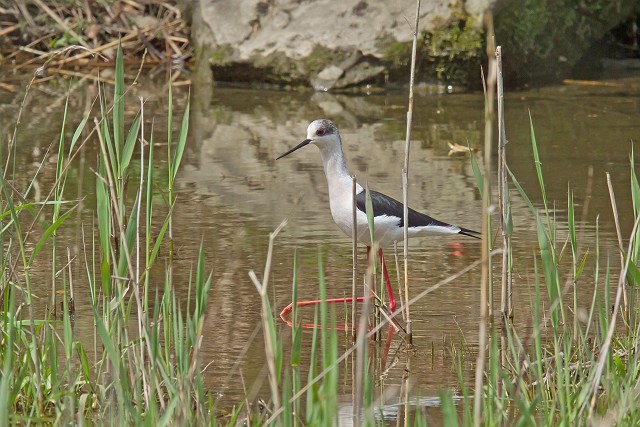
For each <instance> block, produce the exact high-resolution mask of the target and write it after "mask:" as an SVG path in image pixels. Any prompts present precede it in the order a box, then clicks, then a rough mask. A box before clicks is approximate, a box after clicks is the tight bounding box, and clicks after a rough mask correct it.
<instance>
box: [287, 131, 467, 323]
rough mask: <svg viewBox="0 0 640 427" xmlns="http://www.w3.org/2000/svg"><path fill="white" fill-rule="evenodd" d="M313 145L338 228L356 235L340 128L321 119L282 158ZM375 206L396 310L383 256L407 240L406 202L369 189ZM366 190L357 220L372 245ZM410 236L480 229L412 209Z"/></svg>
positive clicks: (360, 194)
mask: <svg viewBox="0 0 640 427" xmlns="http://www.w3.org/2000/svg"><path fill="white" fill-rule="evenodd" d="M309 144H313V145H315V146H317V147H318V148H319V149H320V155H321V156H322V163H323V164H324V173H325V175H326V177H327V184H328V186H329V205H330V207H331V215H332V216H333V220H334V221H335V223H336V224H337V225H338V227H339V228H340V229H341V230H342V231H343V232H344V233H345V234H347V235H348V236H351V235H352V224H353V192H352V184H353V183H352V178H351V173H350V172H349V170H348V169H347V165H346V163H345V160H344V154H343V152H342V140H341V138H340V133H339V132H338V128H337V127H336V126H335V125H334V124H333V123H332V122H331V121H329V120H324V119H319V120H314V121H313V122H311V124H310V125H309V127H308V128H307V139H305V140H304V141H302V142H301V143H300V144H298V145H297V146H295V147H293V148H292V149H291V150H289V151H287V152H286V153H284V154H283V155H281V156H280V157H278V159H281V158H283V157H285V156H287V155H289V154H291V153H293V152H294V151H296V150H298V149H300V148H302V147H304V146H305V145H309ZM369 194H370V196H371V202H372V206H373V225H374V233H375V234H374V239H375V241H376V242H377V243H378V245H379V246H380V252H379V253H380V261H381V263H382V266H383V269H384V274H385V282H387V283H386V286H387V292H388V293H389V308H390V310H391V311H392V312H393V311H394V310H395V300H394V298H393V291H392V289H391V284H390V283H389V280H388V272H387V268H386V265H385V263H384V259H383V256H382V248H383V247H384V246H388V245H389V244H392V243H393V242H400V241H402V240H404V220H403V217H404V215H403V204H402V202H399V201H397V200H395V199H393V198H391V197H389V196H387V195H385V194H382V193H378V192H377V191H371V190H370V191H369ZM365 205H366V191H365V189H364V187H362V186H361V185H360V184H356V206H357V212H356V221H357V233H358V235H357V240H358V243H361V244H363V245H366V246H367V247H368V248H369V247H371V237H370V232H369V225H368V221H367V214H366V208H365ZM408 234H409V237H419V236H428V235H452V234H463V235H465V236H470V237H475V238H477V237H478V236H477V235H478V234H479V233H478V232H476V231H473V230H469V229H467V228H462V227H459V226H457V225H452V224H448V223H446V222H442V221H439V220H437V219H435V218H432V217H430V216H428V215H425V214H423V213H420V212H418V211H415V210H413V209H411V208H409V227H408Z"/></svg>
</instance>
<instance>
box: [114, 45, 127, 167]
mask: <svg viewBox="0 0 640 427" xmlns="http://www.w3.org/2000/svg"><path fill="white" fill-rule="evenodd" d="M113 142H114V144H113V145H114V147H115V154H116V158H115V159H113V158H112V160H115V164H116V165H117V167H118V169H117V171H118V173H116V174H115V176H117V177H120V176H122V175H121V173H120V172H121V169H120V167H121V166H122V164H121V152H122V147H123V145H124V59H123V55H122V44H121V43H118V50H117V53H116V74H115V87H114V94H113Z"/></svg>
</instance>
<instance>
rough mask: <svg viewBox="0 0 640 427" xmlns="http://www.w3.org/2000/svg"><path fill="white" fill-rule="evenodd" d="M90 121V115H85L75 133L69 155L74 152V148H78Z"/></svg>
mask: <svg viewBox="0 0 640 427" xmlns="http://www.w3.org/2000/svg"><path fill="white" fill-rule="evenodd" d="M88 120H89V114H85V115H84V117H82V120H81V121H80V123H79V124H78V126H77V127H76V130H75V131H74V132H73V137H72V138H71V144H69V154H71V153H72V152H73V148H74V147H75V146H76V143H77V142H78V139H80V135H82V131H83V130H84V127H85V126H86V124H87V121H88Z"/></svg>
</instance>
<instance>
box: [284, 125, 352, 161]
mask: <svg viewBox="0 0 640 427" xmlns="http://www.w3.org/2000/svg"><path fill="white" fill-rule="evenodd" d="M309 144H315V145H317V146H318V148H320V149H321V150H322V149H323V148H325V147H331V146H338V147H339V146H340V144H341V143H340V134H339V133H338V128H337V127H336V125H334V124H333V123H332V122H331V121H329V120H325V119H319V120H314V121H312V122H311V124H309V127H308V128H307V139H305V140H304V141H302V142H301V143H300V144H298V145H296V146H295V147H293V148H292V149H291V150H289V151H287V152H286V153H284V154H283V155H281V156H280V157H278V159H281V158H283V157H285V156H288V155H289V154H291V153H293V152H294V151H296V150H298V149H300V148H302V147H304V146H305V145H309ZM278 159H276V160H278Z"/></svg>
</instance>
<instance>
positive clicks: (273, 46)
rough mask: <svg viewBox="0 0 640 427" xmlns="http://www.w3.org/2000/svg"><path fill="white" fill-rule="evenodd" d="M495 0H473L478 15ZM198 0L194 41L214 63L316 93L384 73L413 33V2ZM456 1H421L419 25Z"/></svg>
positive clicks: (423, 25) (427, 25)
mask: <svg viewBox="0 0 640 427" xmlns="http://www.w3.org/2000/svg"><path fill="white" fill-rule="evenodd" d="M183 1H186V2H188V1H189V0H183ZM495 1H496V0H473V4H474V7H475V10H477V11H478V12H476V13H481V11H483V10H484V9H486V7H487V6H488V5H491V4H493V3H494V2H495ZM192 2H193V3H192V4H193V8H192V9H193V14H194V17H193V21H194V23H197V24H198V25H194V31H193V35H192V36H193V37H194V38H195V39H196V40H195V43H196V45H197V46H198V47H199V51H201V52H208V53H209V56H210V58H211V61H212V63H213V64H214V65H216V64H217V65H220V66H225V67H228V66H232V67H233V66H245V67H246V66H247V65H248V66H250V67H256V68H260V69H263V70H264V72H265V73H276V74H277V73H282V74H289V75H290V76H293V77H294V78H296V77H301V78H302V79H306V80H307V81H309V82H310V83H311V84H312V86H313V87H314V88H316V90H329V89H332V88H340V87H346V86H349V85H354V84H358V83H360V82H362V81H365V80H367V79H370V78H372V77H374V76H375V75H377V74H379V73H381V72H383V71H384V69H385V67H384V65H382V62H381V61H380V60H382V59H383V58H384V56H385V46H388V45H389V43H393V42H410V41H411V38H412V36H413V30H412V27H411V26H412V24H411V22H413V20H414V15H415V1H413V0H405V1H388V0H343V1H335V0H314V1H301V0H281V1H278V2H277V3H276V2H275V1H273V0H200V1H197V2H196V1H195V0H192ZM450 2H451V0H423V1H422V8H421V26H420V28H421V29H422V30H424V29H429V28H430V27H431V25H432V22H433V20H434V18H436V17H437V18H440V19H445V20H446V19H447V17H449V15H450V13H451V11H450V6H449V4H450ZM479 3H483V4H484V5H485V7H480V6H478V4H479ZM478 22H480V20H479V19H478ZM331 52H335V53H336V54H335V56H334V55H332V54H331ZM283 58H286V60H285V59H283ZM363 58H368V59H366V60H363ZM372 59H373V60H376V61H378V62H379V63H374V62H373V61H372Z"/></svg>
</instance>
